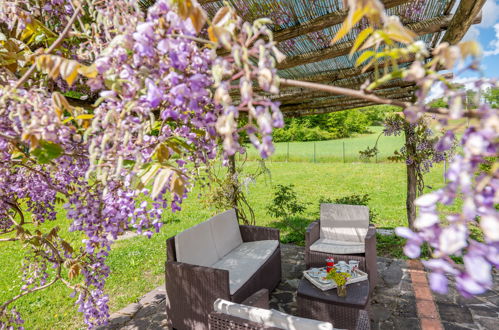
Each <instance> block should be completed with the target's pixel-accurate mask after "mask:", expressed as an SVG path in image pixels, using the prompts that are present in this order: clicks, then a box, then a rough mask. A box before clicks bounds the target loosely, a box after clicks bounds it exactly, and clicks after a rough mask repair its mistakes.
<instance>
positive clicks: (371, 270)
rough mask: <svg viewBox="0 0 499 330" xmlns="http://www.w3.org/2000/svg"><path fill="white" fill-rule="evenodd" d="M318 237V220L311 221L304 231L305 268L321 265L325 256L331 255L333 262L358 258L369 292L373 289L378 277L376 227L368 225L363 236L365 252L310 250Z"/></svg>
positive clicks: (324, 261)
mask: <svg viewBox="0 0 499 330" xmlns="http://www.w3.org/2000/svg"><path fill="white" fill-rule="evenodd" d="M319 238H320V220H317V221H315V222H312V223H311V224H310V225H309V226H308V228H307V231H306V233H305V264H306V267H307V268H310V267H323V266H325V264H326V258H327V257H329V256H332V257H333V258H334V260H335V262H338V261H340V260H344V261H346V262H348V260H358V261H359V267H360V269H361V270H363V271H365V272H366V273H367V274H368V276H369V284H370V292H371V293H372V291H373V290H374V288H375V286H376V282H377V278H378V269H377V264H376V258H377V254H376V228H375V227H374V226H369V230H368V231H367V235H366V238H365V253H361V254H351V255H347V254H330V253H324V252H317V251H311V250H310V246H311V245H312V244H314V243H315V241H317V240H318V239H319Z"/></svg>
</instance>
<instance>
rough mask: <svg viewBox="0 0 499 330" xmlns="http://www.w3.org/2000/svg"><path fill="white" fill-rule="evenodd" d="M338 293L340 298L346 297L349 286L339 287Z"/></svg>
mask: <svg viewBox="0 0 499 330" xmlns="http://www.w3.org/2000/svg"><path fill="white" fill-rule="evenodd" d="M337 291H338V297H346V295H347V286H346V285H342V286H339V287H338V289H337Z"/></svg>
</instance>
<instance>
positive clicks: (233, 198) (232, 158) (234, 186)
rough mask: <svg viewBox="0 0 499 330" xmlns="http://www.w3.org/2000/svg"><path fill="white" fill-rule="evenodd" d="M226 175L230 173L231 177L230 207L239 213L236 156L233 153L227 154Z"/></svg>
mask: <svg viewBox="0 0 499 330" xmlns="http://www.w3.org/2000/svg"><path fill="white" fill-rule="evenodd" d="M227 174H228V175H230V178H231V182H232V187H231V188H232V189H231V192H230V193H231V194H232V196H230V199H231V204H232V207H233V208H234V209H235V210H236V213H238V215H239V211H238V208H237V193H236V192H237V190H238V187H237V171H236V157H235V155H232V156H229V172H228V173H227Z"/></svg>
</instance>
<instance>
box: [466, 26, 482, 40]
mask: <svg viewBox="0 0 499 330" xmlns="http://www.w3.org/2000/svg"><path fill="white" fill-rule="evenodd" d="M479 36H480V30H479V29H478V28H477V27H476V26H471V27H470V28H469V29H468V32H466V34H465V35H464V37H463V41H471V40H478V37H479Z"/></svg>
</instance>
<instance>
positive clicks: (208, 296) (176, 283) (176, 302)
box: [165, 226, 281, 330]
mask: <svg viewBox="0 0 499 330" xmlns="http://www.w3.org/2000/svg"><path fill="white" fill-rule="evenodd" d="M239 228H240V230H241V236H242V238H243V241H244V242H249V241H258V240H279V230H277V229H273V228H267V227H257V226H240V227H239ZM165 267H166V274H165V281H166V284H165V286H166V314H167V321H168V326H169V327H173V328H176V329H178V330H184V329H185V330H191V329H195V330H197V329H200V330H203V329H208V315H209V314H210V313H211V312H212V311H213V302H214V301H215V300H216V299H218V298H222V299H225V300H229V301H233V302H236V303H241V302H243V301H244V300H245V299H246V298H248V297H249V296H251V295H252V294H253V293H255V292H257V291H258V290H260V289H268V290H270V291H272V290H273V289H274V288H275V287H276V286H277V285H278V284H279V281H280V280H281V249H280V246H278V248H277V249H276V250H275V251H274V253H273V254H272V255H271V256H270V258H269V259H268V260H267V261H266V262H265V263H264V264H263V265H262V266H261V267H260V268H259V269H258V270H257V271H256V272H255V273H254V274H253V276H252V277H251V278H250V279H249V280H248V281H247V282H246V283H245V284H244V285H243V286H242V287H241V288H240V289H239V290H237V291H236V292H235V293H234V294H233V295H231V294H230V290H229V272H228V271H227V270H222V269H215V268H210V267H202V266H196V265H191V264H186V263H182V262H177V261H176V253H175V237H171V238H169V239H168V240H167V261H166V266H165Z"/></svg>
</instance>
